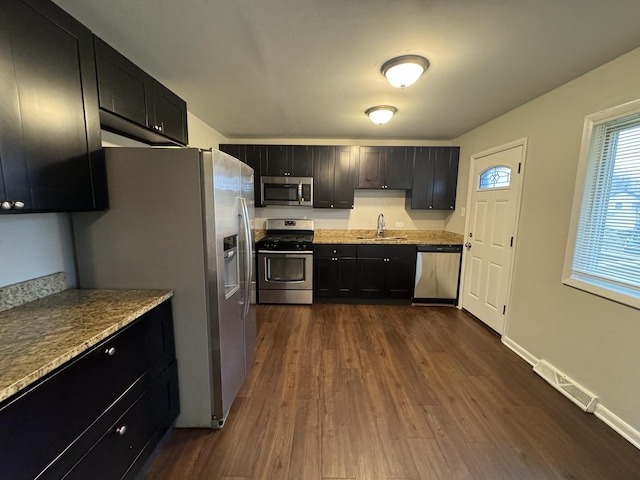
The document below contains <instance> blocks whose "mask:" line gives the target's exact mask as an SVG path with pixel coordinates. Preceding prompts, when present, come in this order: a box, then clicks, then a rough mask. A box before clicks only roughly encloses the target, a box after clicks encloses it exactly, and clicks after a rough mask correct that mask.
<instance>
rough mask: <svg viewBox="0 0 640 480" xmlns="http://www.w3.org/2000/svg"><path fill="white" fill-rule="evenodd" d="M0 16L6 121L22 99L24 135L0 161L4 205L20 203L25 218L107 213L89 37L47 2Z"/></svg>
mask: <svg viewBox="0 0 640 480" xmlns="http://www.w3.org/2000/svg"><path fill="white" fill-rule="evenodd" d="M2 17H3V23H5V24H4V25H3V28H2V31H3V33H2V34H1V36H0V42H2V43H3V46H2V47H0V50H1V51H2V53H1V55H2V56H3V57H5V56H6V55H8V54H9V52H10V54H11V59H10V62H9V63H3V67H2V69H1V70H2V72H1V73H0V77H1V79H0V84H2V86H3V92H2V95H3V96H4V95H5V94H6V95H8V99H6V100H3V103H5V102H7V103H8V106H9V116H11V115H12V114H14V115H15V103H14V102H15V98H16V97H15V96H16V95H17V98H19V99H20V102H19V107H18V108H19V114H20V121H19V122H18V125H19V127H17V128H19V135H18V136H16V137H14V139H13V140H12V141H11V142H10V145H9V147H8V148H9V150H10V151H12V155H11V156H10V157H9V158H6V157H5V158H2V159H1V160H0V161H1V162H2V170H3V175H4V184H5V189H6V192H5V195H6V200H7V201H10V202H15V201H19V202H23V203H24V208H23V209H22V211H74V210H93V209H96V208H105V207H106V206H107V197H106V184H105V183H104V181H105V171H104V162H103V159H102V157H101V154H100V152H99V149H100V130H99V117H98V109H97V105H98V103H97V98H96V94H97V88H96V77H95V62H94V55H93V43H92V37H91V33H90V32H89V30H88V29H86V28H85V27H83V26H82V25H81V24H80V23H78V22H77V21H76V20H74V19H73V18H72V17H70V16H69V15H67V14H66V13H65V12H64V11H62V10H61V9H60V8H59V7H57V6H56V5H55V4H53V3H50V2H35V1H29V2H26V3H25V2H21V1H17V0H7V1H6V2H3V15H2ZM7 32H9V36H7ZM7 41H8V42H9V44H8V45H7ZM8 65H9V67H8ZM3 106H4V105H3ZM2 115H3V116H4V115H5V111H3V112H2ZM14 128H16V127H14ZM3 136H4V134H3ZM3 141H5V140H4V138H3ZM2 151H3V153H4V151H5V146H4V145H3V146H2ZM25 174H26V175H25ZM99 197H100V198H99Z"/></svg>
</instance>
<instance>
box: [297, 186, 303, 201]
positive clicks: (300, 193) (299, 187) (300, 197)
mask: <svg viewBox="0 0 640 480" xmlns="http://www.w3.org/2000/svg"><path fill="white" fill-rule="evenodd" d="M302 202H303V199H302V180H300V182H299V183H298V203H299V204H300V205H302Z"/></svg>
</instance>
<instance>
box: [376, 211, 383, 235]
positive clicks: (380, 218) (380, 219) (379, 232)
mask: <svg viewBox="0 0 640 480" xmlns="http://www.w3.org/2000/svg"><path fill="white" fill-rule="evenodd" d="M376 235H378V236H379V237H381V236H382V235H384V215H383V214H380V215H378V228H377V229H376Z"/></svg>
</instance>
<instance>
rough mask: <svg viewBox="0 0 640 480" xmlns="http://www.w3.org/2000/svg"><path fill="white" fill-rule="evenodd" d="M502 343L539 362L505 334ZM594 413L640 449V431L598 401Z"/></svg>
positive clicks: (526, 360)
mask: <svg viewBox="0 0 640 480" xmlns="http://www.w3.org/2000/svg"><path fill="white" fill-rule="evenodd" d="M502 343H503V344H504V345H505V346H506V347H507V348H509V350H512V351H513V352H514V353H515V354H516V355H518V356H519V357H520V358H522V359H523V360H524V361H525V362H527V363H528V364H530V365H531V366H535V365H536V364H537V363H538V358H536V357H535V356H534V355H533V354H532V353H531V352H529V351H528V350H527V349H525V348H524V347H522V346H521V345H519V344H518V343H516V342H514V341H513V340H511V339H510V338H509V337H507V336H503V337H502ZM593 414H594V415H595V416H596V417H597V418H599V419H600V420H601V421H603V422H604V423H606V424H607V425H609V426H610V427H611V428H612V429H613V430H614V431H615V432H616V433H618V434H619V435H620V436H622V438H624V439H625V440H627V441H628V442H629V443H631V445H633V446H634V447H636V448H637V449H639V450H640V431H638V430H636V429H635V428H633V427H632V426H631V425H629V424H628V423H627V422H625V421H624V420H622V419H621V418H620V417H618V416H617V415H616V414H615V413H613V412H612V411H611V410H609V409H608V408H607V407H605V406H604V405H602V403H598V404H597V405H596V409H595V411H594V412H593Z"/></svg>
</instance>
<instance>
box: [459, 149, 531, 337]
mask: <svg viewBox="0 0 640 480" xmlns="http://www.w3.org/2000/svg"><path fill="white" fill-rule="evenodd" d="M524 149H525V142H524V141H520V142H517V144H510V145H507V146H504V147H501V148H498V149H494V150H492V151H490V152H489V153H484V154H478V155H474V156H473V157H472V158H471V176H470V179H469V181H470V187H469V191H470V195H469V202H468V207H469V217H468V220H467V231H466V232H465V250H466V252H465V261H464V279H463V286H462V289H463V290H462V307H463V308H464V309H465V310H467V311H468V312H469V313H471V314H472V315H474V316H475V317H477V318H478V319H480V320H482V321H483V322H484V323H486V324H487V325H488V326H489V327H491V328H492V329H493V330H495V331H496V332H498V333H499V334H502V333H503V332H504V325H505V312H506V309H507V295H508V292H509V286H510V285H511V265H512V263H513V251H514V246H515V241H516V238H515V236H516V218H517V214H518V208H519V207H518V205H519V200H520V190H521V185H522V181H521V180H522V176H521V171H522V166H523V165H522V163H523V161H524Z"/></svg>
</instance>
